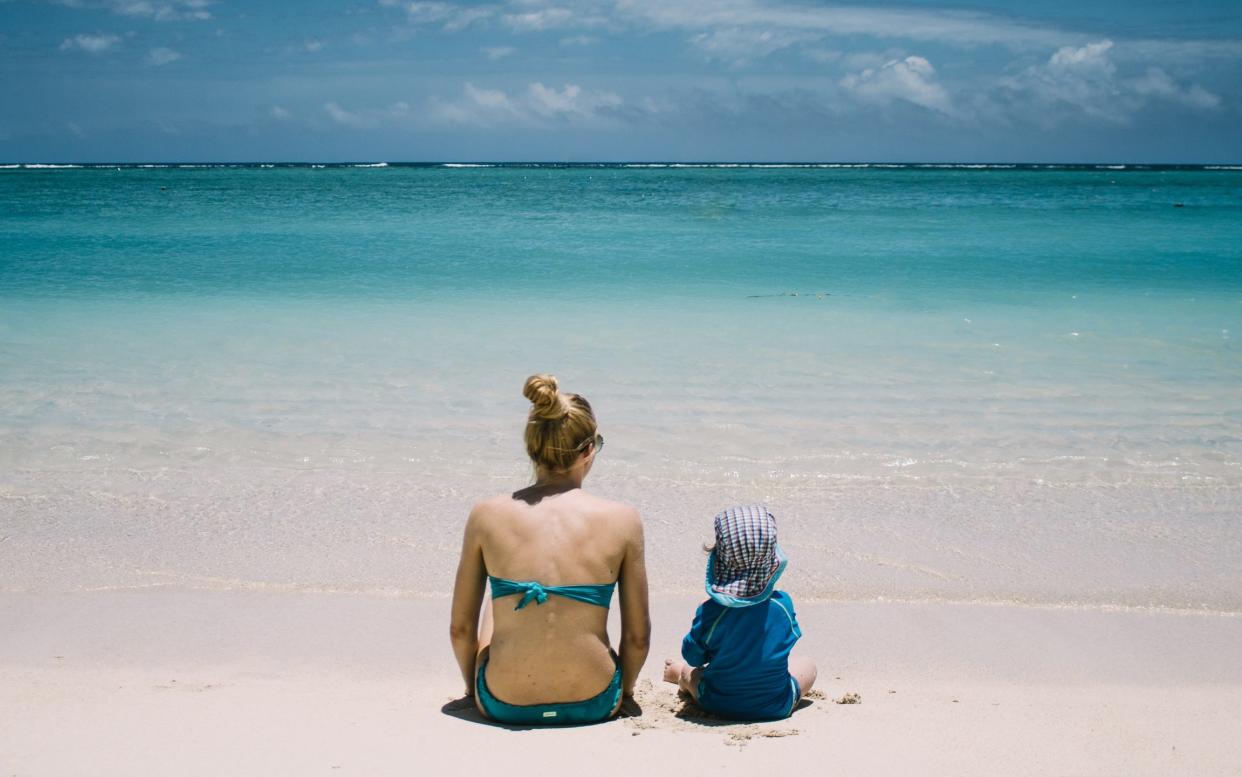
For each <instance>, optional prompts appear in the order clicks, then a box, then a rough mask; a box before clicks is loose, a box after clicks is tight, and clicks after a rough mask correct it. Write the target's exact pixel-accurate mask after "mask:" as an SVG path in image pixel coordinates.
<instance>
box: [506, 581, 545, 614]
mask: <svg viewBox="0 0 1242 777" xmlns="http://www.w3.org/2000/svg"><path fill="white" fill-rule="evenodd" d="M517 586H518V587H519V588H521V589H522V592H523V595H522V601H520V602H518V606H517V607H514V608H513V609H515V610H520V609H522V608H523V607H525V606H526V605H528V604H530V603H531V602H532V601H534V603H535V604H537V605H538V604H543V603H544V602H546V601H548V592H547V591H545V590H544V588H543V586H542V585H540V584H539V583H536V582H535V581H533V580H530V581H523V582H519V583H517Z"/></svg>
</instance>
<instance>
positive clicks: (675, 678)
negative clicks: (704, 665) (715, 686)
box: [664, 658, 703, 701]
mask: <svg viewBox="0 0 1242 777" xmlns="http://www.w3.org/2000/svg"><path fill="white" fill-rule="evenodd" d="M702 676H703V670H702V669H700V668H698V667H694V666H690V665H689V664H687V663H686V662H685V661H675V660H673V659H671V658H670V659H666V660H665V661H664V682H666V683H672V684H673V685H676V686H677V687H678V688H680V689H681V690H683V691H685V692H686V693H688V694H690V696H691V698H693V699H694V700H695V701H698V700H699V678H700V677H702Z"/></svg>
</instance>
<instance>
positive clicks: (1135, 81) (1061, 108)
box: [1003, 40, 1220, 125]
mask: <svg viewBox="0 0 1242 777" xmlns="http://www.w3.org/2000/svg"><path fill="white" fill-rule="evenodd" d="M1113 53H1114V45H1113V42H1112V41H1111V40H1100V41H1095V42H1093V43H1088V44H1086V45H1084V46H1063V47H1062V48H1059V49H1057V51H1056V52H1054V53H1053V54H1052V56H1051V57H1049V58H1048V61H1047V62H1045V63H1043V64H1039V65H1033V66H1031V67H1028V68H1026V69H1025V70H1023V71H1022V72H1021V73H1019V74H1018V75H1017V76H1015V77H1012V78H1009V79H1006V80H1005V81H1004V82H1003V87H1004V88H1005V89H1006V90H1008V92H1009V95H1010V97H1012V98H1013V99H1014V102H1015V105H1018V106H1019V108H1020V107H1021V105H1022V104H1023V103H1024V102H1026V103H1028V104H1029V105H1030V106H1031V107H1033V108H1034V109H1035V111H1036V112H1037V118H1038V120H1039V121H1040V122H1041V123H1043V124H1045V125H1050V124H1055V123H1057V122H1058V121H1061V120H1064V119H1066V118H1071V117H1073V116H1076V115H1077V116H1087V117H1089V118H1094V119H1098V120H1102V121H1106V122H1110V123H1114V124H1125V123H1127V122H1129V120H1130V118H1131V116H1133V115H1134V114H1135V113H1137V112H1138V111H1140V110H1142V109H1143V108H1145V107H1146V106H1147V105H1148V104H1149V103H1151V102H1153V101H1166V102H1174V103H1178V104H1180V105H1184V106H1187V107H1190V108H1194V109H1200V110H1211V109H1213V108H1216V107H1218V106H1219V105H1220V98H1219V97H1218V96H1216V95H1215V94H1212V93H1211V92H1209V91H1208V90H1206V89H1204V88H1203V87H1202V86H1199V85H1198V84H1192V85H1189V86H1185V85H1182V84H1179V83H1177V82H1176V81H1175V80H1174V79H1173V78H1172V77H1171V76H1170V75H1169V74H1168V73H1166V72H1165V71H1164V70H1162V69H1160V68H1158V67H1155V66H1149V67H1148V68H1147V70H1146V71H1145V72H1144V74H1143V75H1142V76H1139V77H1137V78H1127V77H1122V76H1119V75H1118V69H1117V65H1116V63H1115V62H1114V61H1113V57H1112V55H1113Z"/></svg>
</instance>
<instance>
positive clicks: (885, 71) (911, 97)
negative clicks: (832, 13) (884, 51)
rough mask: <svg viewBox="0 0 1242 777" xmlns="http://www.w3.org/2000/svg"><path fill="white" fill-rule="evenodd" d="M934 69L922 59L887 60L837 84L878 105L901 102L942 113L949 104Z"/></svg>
mask: <svg viewBox="0 0 1242 777" xmlns="http://www.w3.org/2000/svg"><path fill="white" fill-rule="evenodd" d="M935 79H936V69H935V68H934V67H932V64H931V63H930V62H928V61H927V60H926V59H924V58H923V57H919V56H909V57H906V58H905V59H891V60H889V61H888V62H885V63H884V64H883V65H881V66H880V67H879V68H867V69H866V70H863V71H862V72H859V73H851V74H849V75H847V76H846V77H845V78H842V79H841V81H840V85H841V86H842V87H844V88H845V89H846V90H847V91H849V92H851V93H852V94H854V95H856V96H858V97H859V98H861V99H863V100H865V101H867V102H873V103H878V104H888V103H891V102H893V101H894V100H904V101H906V102H909V103H913V104H915V105H920V106H922V107H924V108H928V109H930V110H933V111H939V112H940V113H944V114H951V113H952V112H953V105H952V103H951V101H950V100H949V94H948V92H946V91H945V89H944V87H943V86H941V85H940V84H939V83H937V82H936V80H935Z"/></svg>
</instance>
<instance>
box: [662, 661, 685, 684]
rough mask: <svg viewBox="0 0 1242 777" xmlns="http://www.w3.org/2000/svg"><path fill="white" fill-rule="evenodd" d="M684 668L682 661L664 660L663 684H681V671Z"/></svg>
mask: <svg viewBox="0 0 1242 777" xmlns="http://www.w3.org/2000/svg"><path fill="white" fill-rule="evenodd" d="M685 666H686V662H684V661H674V660H673V659H671V658H666V659H664V682H666V683H672V684H673V685H680V684H681V670H682V669H684V668H685Z"/></svg>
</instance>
